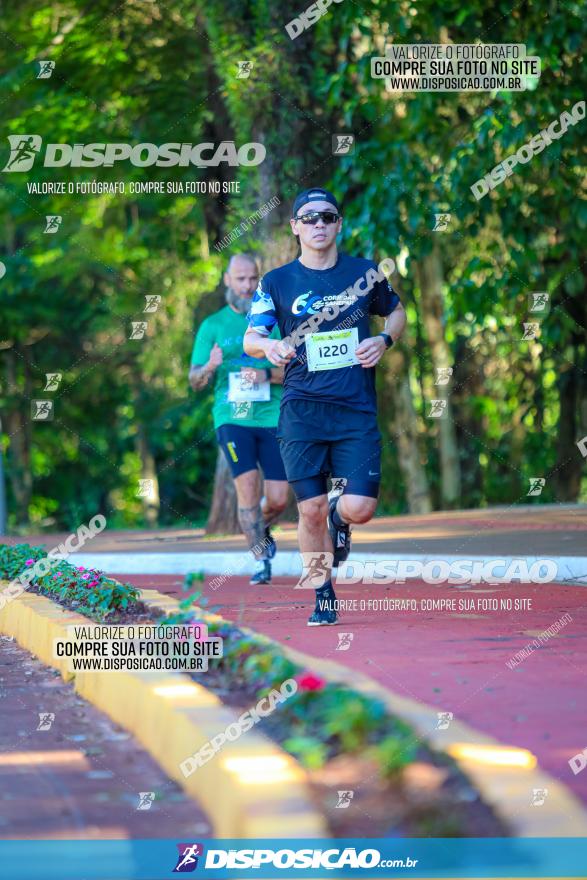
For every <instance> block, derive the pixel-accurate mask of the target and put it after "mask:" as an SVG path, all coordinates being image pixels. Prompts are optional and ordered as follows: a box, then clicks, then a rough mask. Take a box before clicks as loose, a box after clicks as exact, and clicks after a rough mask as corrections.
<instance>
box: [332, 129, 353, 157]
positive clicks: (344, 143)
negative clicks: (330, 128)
mask: <svg viewBox="0 0 587 880" xmlns="http://www.w3.org/2000/svg"><path fill="white" fill-rule="evenodd" d="M354 149H355V136H354V134H333V135H332V155H333V156H350V155H351V153H353V152H354Z"/></svg>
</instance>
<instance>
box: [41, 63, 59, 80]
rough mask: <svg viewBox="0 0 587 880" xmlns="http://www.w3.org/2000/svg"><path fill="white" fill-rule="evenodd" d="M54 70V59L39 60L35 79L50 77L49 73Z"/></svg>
mask: <svg viewBox="0 0 587 880" xmlns="http://www.w3.org/2000/svg"><path fill="white" fill-rule="evenodd" d="M54 70H55V62H54V61H39V72H38V74H37V79H51V74H52V73H53V71H54Z"/></svg>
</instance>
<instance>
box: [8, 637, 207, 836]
mask: <svg viewBox="0 0 587 880" xmlns="http://www.w3.org/2000/svg"><path fill="white" fill-rule="evenodd" d="M114 678H115V676H114V675H113V679H114ZM40 713H44V714H45V715H47V714H48V715H49V717H47V718H46V719H45V725H47V724H49V725H50V726H49V727H48V729H46V730H38V727H39V725H40V720H39V714H40ZM51 715H53V716H54V718H51ZM0 718H1V723H0V839H5V840H30V839H44V840H48V839H63V840H75V839H86V840H89V839H106V838H109V839H115V838H118V839H120V838H135V839H141V838H149V839H151V838H159V837H162V838H176V839H177V840H181V839H182V838H185V839H186V840H190V839H192V838H195V839H198V838H200V837H202V836H206V835H210V834H211V833H212V831H211V827H210V824H209V822H208V821H207V819H206V816H205V815H204V813H203V812H202V810H201V809H200V807H199V806H198V805H197V804H196V802H195V801H193V800H192V799H191V798H189V797H187V796H186V795H185V794H184V793H183V791H182V790H181V789H180V788H179V787H178V786H177V785H176V784H175V783H174V782H172V781H171V780H170V779H168V778H167V777H166V776H165V774H164V772H163V771H162V770H161V769H160V767H159V766H158V765H157V764H156V763H155V761H153V759H152V758H151V757H150V756H149V755H148V754H147V753H146V752H145V751H144V750H143V749H142V748H141V746H140V745H139V744H138V743H137V742H136V740H135V739H134V738H133V737H132V736H131V735H130V734H128V733H126V732H125V731H124V730H122V729H121V728H119V727H117V726H116V725H115V724H114V723H113V722H112V721H110V719H109V718H108V717H107V716H106V715H104V714H102V713H101V712H99V711H98V710H97V709H95V708H94V707H93V706H91V705H90V704H89V703H87V702H86V701H85V700H82V699H81V698H80V697H79V696H78V695H77V694H76V693H75V691H74V690H73V687H72V686H71V685H69V684H65V683H64V682H63V681H62V680H61V678H60V676H59V675H58V673H57V672H55V671H54V670H52V669H49V668H48V667H47V666H44V665H43V664H42V663H41V662H40V661H39V660H37V659H35V658H34V657H32V655H31V654H29V653H28V652H27V651H24V650H23V649H22V648H20V647H19V646H18V645H17V644H16V642H13V641H10V640H9V639H7V638H6V637H0ZM140 792H154V793H155V799H154V800H153V801H152V803H151V806H150V808H149V809H141V810H137V806H138V804H139V802H140V796H139V793H140ZM150 799H151V798H150V795H149V796H148V797H147V798H146V799H145V801H144V803H146V802H148V801H150Z"/></svg>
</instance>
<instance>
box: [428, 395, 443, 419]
mask: <svg viewBox="0 0 587 880" xmlns="http://www.w3.org/2000/svg"><path fill="white" fill-rule="evenodd" d="M445 410H446V400H442V399H440V400H431V401H430V412H429V413H428V418H429V419H441V418H442V416H443V415H444V412H445Z"/></svg>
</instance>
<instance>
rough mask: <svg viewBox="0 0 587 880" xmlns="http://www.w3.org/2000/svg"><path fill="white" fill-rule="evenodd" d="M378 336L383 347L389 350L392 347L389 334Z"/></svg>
mask: <svg viewBox="0 0 587 880" xmlns="http://www.w3.org/2000/svg"><path fill="white" fill-rule="evenodd" d="M379 335H380V336H381V337H382V338H383V341H384V342H385V347H386V348H391V346H392V345H393V339H392V338H391V336H390V335H389V333H380V334H379Z"/></svg>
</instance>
